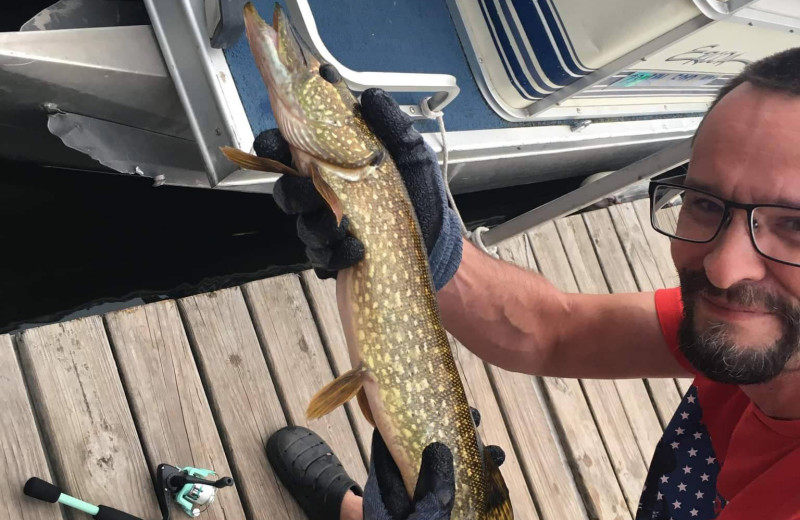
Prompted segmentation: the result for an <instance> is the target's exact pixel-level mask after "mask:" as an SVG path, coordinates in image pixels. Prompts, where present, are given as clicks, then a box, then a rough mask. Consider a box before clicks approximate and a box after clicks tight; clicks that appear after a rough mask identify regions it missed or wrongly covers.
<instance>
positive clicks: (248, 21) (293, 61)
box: [244, 2, 319, 116]
mask: <svg viewBox="0 0 800 520" xmlns="http://www.w3.org/2000/svg"><path fill="white" fill-rule="evenodd" d="M244 25H245V32H246V33H247V39H248V41H249V42H250V49H251V51H252V53H253V58H254V59H255V62H256V66H257V67H258V70H259V72H260V73H261V77H262V78H263V80H264V84H265V85H266V86H267V89H268V90H269V92H270V98H271V100H272V101H278V102H279V104H280V105H282V109H284V110H288V111H289V112H291V113H293V114H294V115H296V116H299V115H300V113H301V111H300V106H299V104H298V101H297V99H296V97H295V96H294V95H293V93H292V85H293V83H295V82H296V80H297V78H298V77H300V76H301V75H304V74H305V75H307V74H312V73H314V71H315V70H317V69H318V68H319V60H318V59H317V58H316V56H314V54H313V53H312V52H311V51H310V49H309V48H308V46H307V45H306V44H305V43H304V42H303V41H302V40H301V39H300V38H299V36H298V35H297V33H296V32H295V30H294V28H293V27H292V25H291V24H290V23H289V18H288V17H287V16H286V13H285V12H284V11H283V9H282V8H281V6H280V5H278V4H277V3H276V4H275V12H274V14H273V17H272V26H270V25H269V24H268V23H267V22H265V21H264V19H263V18H261V15H259V14H258V11H257V10H256V8H255V6H254V5H253V4H252V3H251V2H248V3H247V4H245V6H244Z"/></svg>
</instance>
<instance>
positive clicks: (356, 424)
mask: <svg viewBox="0 0 800 520" xmlns="http://www.w3.org/2000/svg"><path fill="white" fill-rule="evenodd" d="M302 282H303V284H304V285H305V287H306V290H307V291H308V303H309V305H310V307H311V311H312V313H313V314H314V319H315V321H316V322H317V328H318V329H319V332H320V336H321V337H322V344H323V346H324V347H325V351H326V352H327V353H328V359H330V361H331V368H332V369H333V374H334V375H335V376H336V377H338V376H340V375H342V374H344V373H345V372H347V371H348V370H350V369H351V368H352V366H351V364H350V354H349V353H348V351H347V340H346V339H345V337H344V330H342V322H341V320H340V319H339V308H338V307H337V306H336V281H335V280H330V279H329V280H320V279H319V278H317V275H315V274H314V271H305V272H303V274H302ZM346 409H347V415H348V417H349V419H350V423H351V424H352V426H353V432H354V433H355V434H356V440H357V441H358V444H359V447H360V448H361V454H362V457H363V459H364V462H365V464H367V465H368V464H369V456H370V450H371V446H372V430H373V428H372V425H371V424H370V423H369V422H367V420H366V419H365V418H364V414H362V413H361V409H360V408H359V407H358V403H357V402H356V401H352V402H349V403H347V405H346Z"/></svg>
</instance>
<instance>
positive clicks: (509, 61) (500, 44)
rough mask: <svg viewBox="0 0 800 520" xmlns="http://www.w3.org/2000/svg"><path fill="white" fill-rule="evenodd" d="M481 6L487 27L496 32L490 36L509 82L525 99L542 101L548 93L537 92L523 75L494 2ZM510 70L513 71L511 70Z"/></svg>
mask: <svg viewBox="0 0 800 520" xmlns="http://www.w3.org/2000/svg"><path fill="white" fill-rule="evenodd" d="M479 4H480V7H481V13H482V14H483V18H484V20H485V21H486V24H487V26H489V28H490V29H491V28H494V29H495V30H494V31H492V30H490V31H489V34H491V35H492V41H493V42H494V46H495V48H496V49H497V52H498V53H499V54H500V55H501V61H502V63H503V68H504V69H505V71H506V75H507V76H508V78H509V80H511V84H512V85H513V86H514V88H515V89H516V90H517V92H518V93H519V95H520V96H522V97H523V98H525V99H527V100H530V101H534V100H537V99H541V98H542V96H543V95H545V94H547V92H539V91H537V89H536V87H534V86H533V85H531V84H530V82H529V81H528V79H527V78H526V77H525V75H524V74H523V73H522V68H521V67H520V64H519V61H517V58H516V56H515V55H514V50H513V49H512V48H511V45H510V44H509V41H508V35H507V34H506V33H505V31H504V30H502V23H500V19H499V15H498V13H497V10H496V9H495V8H494V5H493V3H492V0H488V1H487V0H481V1H480V2H479ZM490 4H491V5H490ZM498 27H499V29H498ZM502 56H505V57H506V59H505V60H503V59H502ZM509 68H510V69H511V70H509Z"/></svg>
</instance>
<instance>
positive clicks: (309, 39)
mask: <svg viewBox="0 0 800 520" xmlns="http://www.w3.org/2000/svg"><path fill="white" fill-rule="evenodd" d="M286 6H287V8H288V11H289V16H290V17H291V19H292V23H293V24H294V27H295V28H296V29H297V31H298V32H299V33H300V35H301V36H302V37H303V39H305V41H306V43H308V44H309V45H311V46H312V47H313V48H314V50H315V51H316V52H317V53H318V54H319V56H320V57H321V58H322V59H323V60H325V61H327V62H328V63H330V64H331V65H333V66H334V67H336V70H338V71H339V73H340V74H341V75H342V78H343V79H344V80H345V81H346V82H347V86H348V87H350V89H351V90H354V91H356V92H363V91H365V90H367V89H368V88H372V87H380V88H382V89H383V90H386V91H387V92H436V94H434V95H433V96H431V97H427V98H425V99H423V100H422V101H421V103H420V104H422V103H426V104H427V107H420V108H419V109H417V108H416V107H413V106H412V107H408V106H406V107H401V108H405V110H406V112H407V113H409V114H410V115H411V116H423V115H424V114H425V113H426V110H425V108H427V109H428V110H430V111H432V112H436V111H439V110H442V109H443V108H444V107H446V106H447V105H448V104H450V103H451V102H452V101H453V100H454V99H455V98H456V96H458V93H459V91H460V90H461V89H459V88H458V85H457V84H456V78H455V77H454V76H451V75H450V74H427V73H406V72H361V71H355V70H352V69H349V68H347V67H345V66H344V65H342V63H341V62H339V60H337V59H336V58H335V57H334V56H333V54H331V52H330V51H329V50H328V48H327V47H326V46H325V43H324V42H323V41H322V37H321V36H320V34H319V31H317V23H316V22H315V21H314V15H313V14H312V12H311V7H310V6H309V4H308V0H287V1H286Z"/></svg>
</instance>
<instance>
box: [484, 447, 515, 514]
mask: <svg viewBox="0 0 800 520" xmlns="http://www.w3.org/2000/svg"><path fill="white" fill-rule="evenodd" d="M483 463H484V467H485V468H486V483H487V486H486V515H485V516H484V518H485V519H486V520H512V519H513V518H514V511H513V510H512V508H511V498H510V497H509V496H508V487H507V486H506V481H505V480H504V479H503V474H502V473H500V468H498V467H497V464H495V463H494V459H493V458H492V455H491V454H490V453H489V452H488V450H487V448H485V447H484V448H483Z"/></svg>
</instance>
